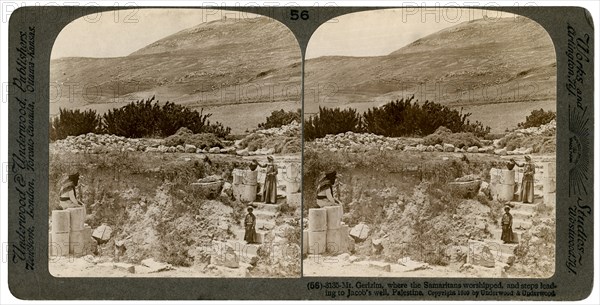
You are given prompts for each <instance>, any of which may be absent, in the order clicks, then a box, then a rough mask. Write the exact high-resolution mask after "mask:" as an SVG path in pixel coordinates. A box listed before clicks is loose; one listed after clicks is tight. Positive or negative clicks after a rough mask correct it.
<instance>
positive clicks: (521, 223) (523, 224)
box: [513, 218, 533, 230]
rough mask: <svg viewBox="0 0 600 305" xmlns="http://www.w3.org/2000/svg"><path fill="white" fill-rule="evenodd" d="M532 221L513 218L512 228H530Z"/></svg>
mask: <svg viewBox="0 0 600 305" xmlns="http://www.w3.org/2000/svg"><path fill="white" fill-rule="evenodd" d="M532 226H533V223H532V222H531V221H530V220H529V221H528V220H518V219H514V218H513V230H514V229H530V228H531V227H532Z"/></svg>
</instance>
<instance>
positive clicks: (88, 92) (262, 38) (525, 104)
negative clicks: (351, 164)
mask: <svg viewBox="0 0 600 305" xmlns="http://www.w3.org/2000/svg"><path fill="white" fill-rule="evenodd" d="M300 61H301V59H300V50H299V48H298V44H297V42H296V40H295V38H294V37H293V35H292V33H291V32H290V31H289V30H288V29H287V28H286V27H284V26H283V25H282V24H280V23H278V22H276V21H273V20H271V19H268V18H254V19H243V20H240V19H227V20H218V21H213V22H209V23H203V24H200V25H198V26H195V27H192V28H189V29H186V30H183V31H180V32H178V33H175V34H173V35H170V36H168V37H165V38H163V39H161V40H158V41H156V42H154V43H152V44H150V45H148V46H146V47H144V48H141V49H139V50H137V51H135V52H133V53H132V54H130V55H128V56H124V57H119V58H60V59H56V60H53V61H52V62H51V67H50V80H51V82H53V83H55V84H57V85H58V88H60V90H61V92H60V95H59V98H57V99H55V100H53V103H51V106H50V113H51V115H54V114H56V113H58V109H59V107H63V108H83V109H96V110H98V111H99V112H100V113H103V112H105V111H107V110H108V109H110V108H113V107H120V106H122V105H124V104H125V103H127V102H129V101H132V100H137V99H142V98H148V97H151V96H152V95H156V97H157V99H158V100H160V101H163V102H164V101H172V102H177V103H183V104H186V105H189V106H192V107H195V108H201V107H204V108H205V111H209V112H211V113H213V116H212V118H211V119H212V120H217V121H220V122H223V123H224V124H225V125H227V126H231V127H232V129H233V132H234V133H240V132H243V131H244V130H246V129H252V128H255V127H256V125H257V124H258V123H259V122H262V121H264V117H265V116H266V115H268V114H269V113H270V112H271V111H274V110H279V109H285V110H295V109H298V108H300V81H301V75H300V74H301V71H300V69H301V67H300ZM305 68H306V74H305V81H306V88H305V93H306V99H305V110H306V112H307V113H312V112H315V110H316V109H317V106H318V104H319V103H320V105H326V106H329V107H337V106H345V107H354V108H357V109H358V110H360V111H364V110H366V109H367V108H369V107H372V106H377V105H381V104H383V103H386V102H389V101H390V100H394V99H397V98H402V97H407V96H410V95H415V96H416V98H417V99H419V100H432V101H435V102H440V103H443V104H447V105H450V106H453V107H462V108H464V110H465V111H468V112H472V113H473V115H472V117H471V118H472V119H477V120H480V121H483V122H484V124H486V125H489V126H491V127H492V130H493V131H494V132H499V131H504V129H505V128H512V127H516V124H517V123H518V122H521V121H523V120H524V118H525V116H526V115H527V114H529V112H530V111H531V110H533V109H539V108H544V109H547V110H555V109H556V100H555V99H556V98H555V95H556V58H555V54H554V48H553V45H552V42H551V40H550V38H549V36H548V35H547V34H546V33H545V31H544V29H543V28H542V27H541V26H539V25H538V24H537V23H535V22H533V21H531V20H529V19H526V18H517V19H513V18H506V19H499V20H498V19H497V20H495V21H485V20H483V19H481V20H474V21H470V22H466V23H461V24H457V25H456V26H453V27H450V28H447V29H444V30H442V31H439V32H437V33H434V34H432V35H429V36H426V37H423V38H421V39H419V40H417V41H415V42H413V43H411V44H410V45H407V46H405V47H403V48H400V49H399V50H397V51H394V52H392V53H390V54H388V55H386V56H377V57H343V56H328V57H320V58H315V59H311V60H308V61H307V62H306V66H305ZM61 85H62V86H61ZM70 90H74V91H73V92H72V93H71V94H67V92H69V91H70ZM51 96H56V95H55V94H53V93H52V90H51ZM317 101H319V103H317ZM498 113H505V114H506V115H505V116H504V117H503V119H502V120H498V119H497V118H498Z"/></svg>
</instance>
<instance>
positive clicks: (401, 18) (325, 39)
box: [306, 7, 515, 58]
mask: <svg viewBox="0 0 600 305" xmlns="http://www.w3.org/2000/svg"><path fill="white" fill-rule="evenodd" d="M483 16H487V18H489V20H490V21H493V20H495V19H498V18H508V17H514V16H515V15H514V14H511V13H507V12H499V11H491V10H482V9H454V8H435V7H434V8H426V9H421V8H404V9H383V10H375V11H368V12H359V13H352V14H348V15H343V16H341V17H337V18H335V20H332V21H329V22H327V23H325V24H323V25H321V26H320V27H319V28H318V29H317V30H316V31H315V33H314V34H313V35H312V37H311V38H310V41H309V43H308V47H307V50H306V58H314V57H320V56H325V55H345V56H378V55H387V54H389V53H391V52H393V51H396V50H398V49H400V48H401V47H403V46H405V45H407V44H410V43H411V42H413V41H415V40H417V39H419V38H421V37H425V36H427V35H429V34H433V33H435V32H437V31H439V30H442V29H444V28H447V27H451V26H454V25H457V24H459V23H462V22H466V21H470V20H475V19H481V18H483Z"/></svg>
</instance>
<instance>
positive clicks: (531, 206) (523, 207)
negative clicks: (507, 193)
mask: <svg viewBox="0 0 600 305" xmlns="http://www.w3.org/2000/svg"><path fill="white" fill-rule="evenodd" d="M510 205H511V206H513V207H512V208H511V209H510V211H511V213H512V211H513V210H518V211H523V212H528V213H531V214H534V213H535V208H536V207H537V206H538V204H536V203H522V202H515V201H511V202H510Z"/></svg>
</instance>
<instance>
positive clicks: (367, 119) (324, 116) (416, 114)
mask: <svg viewBox="0 0 600 305" xmlns="http://www.w3.org/2000/svg"><path fill="white" fill-rule="evenodd" d="M413 99H414V98H413V97H410V98H408V99H402V100H396V101H393V102H390V103H387V104H385V105H383V106H381V107H373V108H371V109H369V110H367V112H365V113H364V114H362V115H361V114H359V113H357V112H356V110H355V109H352V108H349V109H344V110H340V109H339V108H335V109H329V108H321V107H320V108H319V114H318V115H316V116H313V117H310V118H308V120H305V124H304V139H305V140H307V141H311V140H314V139H316V138H322V137H324V136H325V135H327V134H338V133H343V132H347V131H353V132H368V133H373V134H377V135H383V136H386V137H401V136H426V135H429V134H432V133H434V132H435V131H436V130H437V129H438V128H439V127H441V126H444V127H446V128H448V129H449V130H450V131H451V132H453V133H470V134H473V135H475V136H477V137H483V136H485V135H486V134H488V133H489V132H490V127H487V126H483V124H482V123H481V122H479V121H475V123H471V121H469V120H468V118H469V116H471V113H463V112H462V110H461V111H458V110H455V109H450V108H449V107H447V106H443V105H441V104H438V103H434V102H430V101H425V102H424V103H417V102H416V101H415V102H413Z"/></svg>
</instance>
